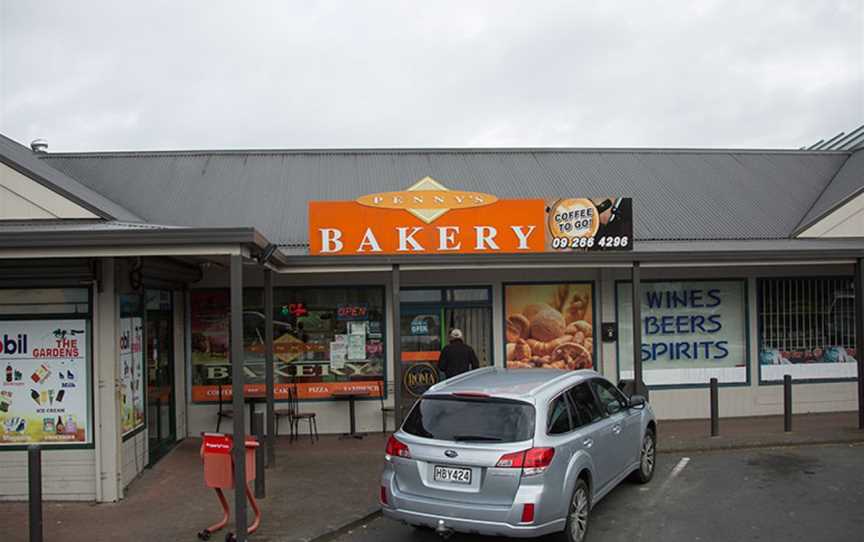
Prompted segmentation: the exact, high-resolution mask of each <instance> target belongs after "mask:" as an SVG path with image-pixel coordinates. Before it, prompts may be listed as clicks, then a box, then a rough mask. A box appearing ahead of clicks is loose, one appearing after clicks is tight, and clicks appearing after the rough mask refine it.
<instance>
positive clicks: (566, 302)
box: [504, 282, 594, 370]
mask: <svg viewBox="0 0 864 542" xmlns="http://www.w3.org/2000/svg"><path fill="white" fill-rule="evenodd" d="M504 302H505V318H506V321H505V326H506V328H505V336H506V340H507V345H506V354H507V367H508V368H523V369H527V368H538V367H539V368H549V369H569V370H576V369H593V368H594V322H593V285H592V284H591V283H588V282H569V283H554V284H508V285H505V287H504Z"/></svg>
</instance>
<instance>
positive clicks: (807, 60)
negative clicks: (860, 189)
mask: <svg viewBox="0 0 864 542" xmlns="http://www.w3.org/2000/svg"><path fill="white" fill-rule="evenodd" d="M862 13H864V0H819V1H813V0H803V1H797V0H796V1H791V0H782V1H781V0H766V1H756V0H747V1H741V2H733V1H696V0H685V1H670V0H664V1H657V2H652V1H646V0H640V1H633V2H617V1H602V2H600V1H597V2H588V1H574V0H570V1H561V2H557V1H556V2H553V1H547V0H543V1H540V0H534V1H504V0H494V1H473V0H471V1H469V0H461V1H443V0H436V1H435V2H419V1H418V2H411V1H407V0H403V1H393V2H373V1H362V2H361V1H356V0H355V1H345V2H312V1H308V0H307V1H297V2H293V1H292V2H289V1H275V2H260V1H256V2H240V1H237V2H215V1H213V0H208V1H201V2H180V1H177V0H175V1H170V2H155V1H151V0H148V1H136V2H133V1H127V2H118V1H104V2H85V1H81V0H76V1H46V0H40V1H24V0H0V132H2V133H3V134H5V135H7V136H9V137H12V138H13V139H16V140H17V141H19V142H22V143H27V142H29V141H30V140H32V139H33V138H36V137H44V138H46V139H47V140H48V142H49V145H50V149H49V150H52V151H61V150H68V151H72V150H116V149H185V148H310V147H442V146H444V147H450V146H454V147H461V146H579V147H628V146H639V147H641V146H658V147H669V146H673V147H760V148H766V147H771V148H773V147H779V148H797V147H799V146H801V145H805V144H810V143H814V142H816V141H817V140H819V139H821V138H823V137H826V136H827V137H830V136H832V135H834V134H836V133H837V132H839V131H849V130H850V129H852V128H854V127H856V126H858V125H860V124H862V123H864V67H862V63H864V52H862V51H864V15H862Z"/></svg>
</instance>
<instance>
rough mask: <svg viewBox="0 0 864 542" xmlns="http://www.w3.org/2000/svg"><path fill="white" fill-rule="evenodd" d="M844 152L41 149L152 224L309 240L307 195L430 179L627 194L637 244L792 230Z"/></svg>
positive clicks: (516, 189) (518, 190) (334, 196)
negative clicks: (249, 230) (243, 229)
mask: <svg viewBox="0 0 864 542" xmlns="http://www.w3.org/2000/svg"><path fill="white" fill-rule="evenodd" d="M847 157H848V153H830V152H801V151H791V152H790V151H726V150H724V151H710V150H702V151H700V150H659V149H645V150H638V149H610V150H603V149H521V150H520V149H499V150H495V149H463V150H458V149H431V150H370V151H357V150H354V151H351V150H345V151H231V152H219V151H214V152H206V151H187V152H153V153H92V154H91V153H83V154H80V153H76V154H49V155H46V156H44V158H43V160H44V161H46V162H47V163H49V164H50V165H51V166H53V167H55V168H57V169H59V170H60V171H62V172H64V173H66V174H67V175H70V176H72V177H74V178H76V179H78V180H79V181H80V182H81V183H83V184H86V185H87V186H89V187H90V188H92V189H93V190H95V191H97V192H99V193H101V194H104V195H105V196H107V197H109V198H111V199H114V200H116V201H118V202H121V203H122V204H123V205H125V206H126V207H128V208H129V209H131V210H132V211H133V212H135V213H137V214H139V215H141V216H143V217H144V218H146V219H147V220H148V221H152V222H158V223H165V224H178V225H187V226H198V227H216V226H241V225H243V226H254V227H255V228H256V229H258V230H259V231H261V232H262V233H263V234H264V235H266V236H267V237H268V238H269V239H271V240H273V241H274V242H277V243H279V244H300V245H302V244H306V242H307V206H306V204H307V202H308V201H309V200H351V199H354V198H357V197H358V196H361V195H364V194H369V193H373V192H380V191H388V190H402V189H404V188H407V187H408V186H410V185H411V184H412V183H414V182H415V181H416V180H418V179H420V178H422V177H425V176H427V175H428V176H431V177H433V178H435V179H437V180H439V181H440V182H442V183H443V184H444V185H446V186H447V187H448V188H452V189H462V190H475V191H481V192H489V193H492V194H495V195H497V196H498V197H499V198H527V197H550V198H551V197H562V196H587V197H595V196H606V195H612V196H619V195H620V196H630V197H632V198H633V199H634V204H633V207H634V222H635V224H634V231H635V233H636V237H637V238H638V239H642V240H661V239H760V238H761V239H778V238H786V237H789V236H790V234H791V233H792V231H793V230H794V229H795V227H796V226H797V225H798V224H799V222H800V221H801V217H803V216H804V215H805V213H807V211H808V210H809V209H810V207H811V206H812V205H813V202H814V201H815V200H816V199H817V198H818V196H819V194H821V193H822V192H823V190H824V189H825V187H826V186H827V185H828V183H829V181H830V180H831V179H832V177H833V176H834V175H835V174H836V172H837V171H838V170H839V168H840V167H841V165H842V164H843V163H844V161H845V160H846V159H847Z"/></svg>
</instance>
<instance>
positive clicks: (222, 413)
mask: <svg viewBox="0 0 864 542" xmlns="http://www.w3.org/2000/svg"><path fill="white" fill-rule="evenodd" d="M217 388H218V389H219V411H218V412H217V413H216V432H217V433H218V432H219V427H220V426H221V425H222V418H233V417H234V411H233V410H231V409H230V408H228V409H225V408H223V407H222V403H223V401H222V386H221V385H219V386H217Z"/></svg>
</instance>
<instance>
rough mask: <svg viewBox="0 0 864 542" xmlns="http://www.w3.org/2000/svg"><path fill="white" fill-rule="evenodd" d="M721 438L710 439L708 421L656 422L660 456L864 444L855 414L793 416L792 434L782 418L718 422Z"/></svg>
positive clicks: (737, 419) (756, 418)
mask: <svg viewBox="0 0 864 542" xmlns="http://www.w3.org/2000/svg"><path fill="white" fill-rule="evenodd" d="M719 429H720V435H719V436H717V437H711V436H710V435H711V422H710V420H668V421H659V422H657V433H658V439H657V440H658V442H657V450H658V451H659V452H687V451H710V450H723V449H734V448H759V447H770V446H794V445H806V444H835V443H844V442H862V441H864V431H861V430H859V429H858V413H857V412H837V413H829V414H796V415H794V416H792V432H791V433H785V432H784V431H783V416H758V417H752V418H721V419H720V421H719Z"/></svg>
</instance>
